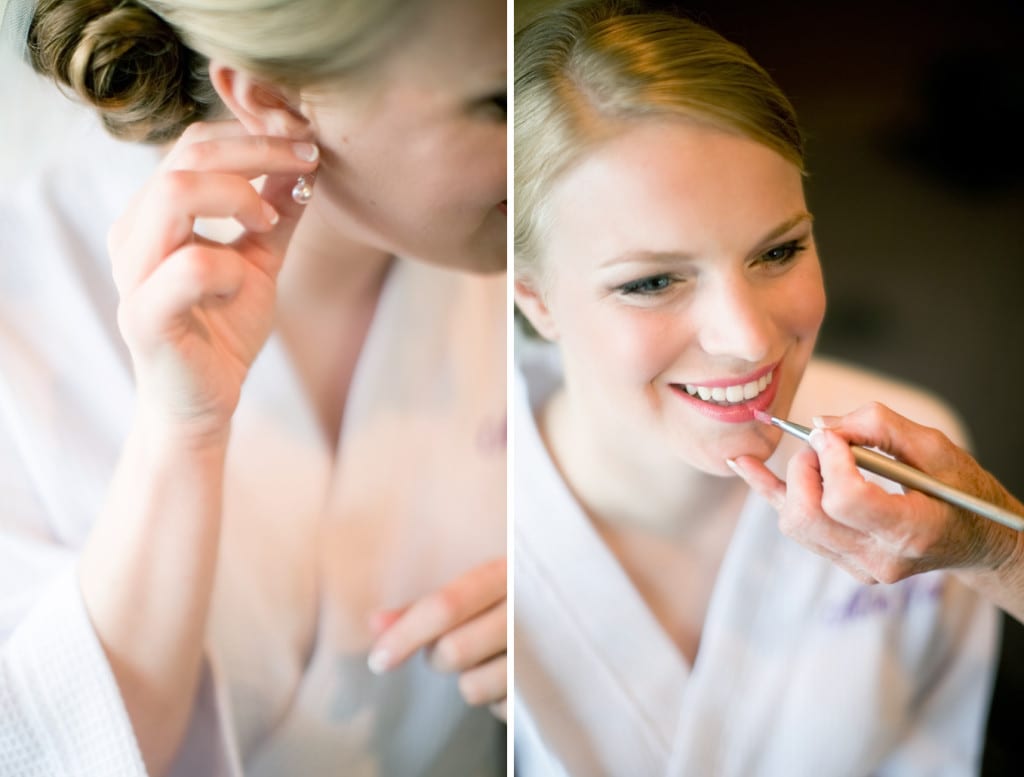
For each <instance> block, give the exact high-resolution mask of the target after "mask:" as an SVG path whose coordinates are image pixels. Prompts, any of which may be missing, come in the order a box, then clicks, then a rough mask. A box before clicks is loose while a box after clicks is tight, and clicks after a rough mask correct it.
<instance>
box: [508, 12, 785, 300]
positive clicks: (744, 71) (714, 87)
mask: <svg viewBox="0 0 1024 777" xmlns="http://www.w3.org/2000/svg"><path fill="white" fill-rule="evenodd" d="M514 94H515V271H516V277H517V279H519V280H524V281H530V280H532V281H534V282H535V283H539V284H540V285H541V286H542V285H543V283H542V282H541V281H542V278H543V269H544V268H543V267H541V266H539V265H540V264H541V263H540V256H539V254H540V251H539V244H540V241H541V239H542V237H543V234H544V232H545V230H546V229H547V228H548V227H549V225H548V224H547V221H548V219H547V217H546V212H545V207H544V206H545V203H546V200H547V197H548V195H549V193H550V191H551V188H552V186H553V185H554V184H555V182H556V181H557V180H558V179H559V177H560V176H562V175H564V174H565V173H566V172H567V171H568V170H569V169H571V168H572V167H573V166H574V165H575V164H576V163H578V162H579V161H580V160H581V159H582V158H583V157H584V156H585V155H586V154H587V153H588V151H590V150H592V149H593V148H594V147H595V146H597V145H598V144H600V143H601V142H602V141H603V140H605V139H607V138H609V137H613V136H615V135H616V134H617V133H619V132H621V131H622V129H623V128H624V127H627V126H629V125H630V124H631V123H633V122H636V121H642V120H647V119H651V118H665V117H678V118H683V119H686V120H689V121H694V122H698V123H700V124H703V125H710V126H713V127H716V128H718V129H721V130H723V131H726V132H733V133H737V134H739V135H742V136H745V137H747V138H750V139H752V140H754V141H756V142H758V143H762V144H764V145H765V146H768V147H769V148H771V149H773V150H774V151H776V152H778V153H779V154H781V155H782V156H783V157H784V158H785V159H787V160H789V161H790V162H792V163H793V164H794V165H796V166H797V167H798V168H799V169H800V171H801V172H803V170H804V144H803V139H802V137H801V134H800V129H799V127H798V125H797V120H796V113H795V111H794V110H793V106H792V105H791V104H790V102H789V100H788V99H787V98H786V96H785V95H784V94H783V93H782V91H781V90H780V89H779V87H778V86H777V85H776V84H775V82H774V81H773V80H772V78H771V76H769V75H768V73H767V72H766V71H765V70H764V69H763V68H762V67H761V66H760V65H758V64H757V63H756V62H754V60H753V59H751V57H750V55H749V54H747V52H746V51H744V50H743V49H742V48H741V47H739V46H737V45H735V44H733V43H730V42H729V41H727V40H725V39H724V38H722V37H721V36H720V35H718V34H717V33H715V32H713V31H711V30H709V29H708V28H706V27H703V26H701V25H699V24H697V23H696V22H693V21H691V20H689V19H686V18H682V17H678V16H673V15H671V14H667V13H659V12H645V11H644V10H643V9H642V7H640V6H639V5H638V4H637V3H628V2H616V1H615V0H598V2H582V3H574V4H569V5H564V6H562V7H560V8H557V9H555V10H552V11H549V12H547V13H545V14H544V15H542V16H540V17H538V18H536V19H535V20H534V21H533V22H531V23H530V24H528V25H527V26H525V27H524V28H523V29H522V30H520V31H519V32H518V33H517V34H516V37H515V92H514Z"/></svg>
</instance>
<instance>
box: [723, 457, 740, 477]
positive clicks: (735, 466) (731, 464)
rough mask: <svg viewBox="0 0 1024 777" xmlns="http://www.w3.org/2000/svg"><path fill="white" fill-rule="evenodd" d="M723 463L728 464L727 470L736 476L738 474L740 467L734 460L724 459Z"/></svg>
mask: <svg viewBox="0 0 1024 777" xmlns="http://www.w3.org/2000/svg"><path fill="white" fill-rule="evenodd" d="M725 463H726V464H728V465H729V469H731V470H732V471H733V472H735V473H736V474H737V475H739V474H740V465H739V464H737V463H736V459H726V460H725Z"/></svg>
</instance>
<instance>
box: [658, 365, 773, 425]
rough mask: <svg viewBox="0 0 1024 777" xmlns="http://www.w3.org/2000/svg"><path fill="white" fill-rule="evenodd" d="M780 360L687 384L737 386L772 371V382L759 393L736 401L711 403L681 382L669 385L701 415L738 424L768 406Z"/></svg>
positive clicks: (719, 386)
mask: <svg viewBox="0 0 1024 777" xmlns="http://www.w3.org/2000/svg"><path fill="white" fill-rule="evenodd" d="M781 364H782V362H781V361H779V362H776V363H775V364H771V365H769V366H767V367H764V368H762V369H759V370H757V371H756V372H752V373H750V374H749V375H744V376H742V377H739V378H725V379H717V380H709V381H706V382H701V383H695V384H690V385H699V386H702V387H707V388H725V387H727V386H740V385H743V384H746V383H751V382H753V381H756V380H759V379H760V378H761V377H763V376H765V375H768V374H769V373H772V382H771V383H769V384H768V385H767V386H766V387H765V389H764V391H762V392H761V393H759V394H758V395H757V396H756V397H754V398H753V399H749V400H747V401H745V402H737V403H735V404H729V405H717V404H714V402H709V401H707V400H704V399H700V398H699V397H696V396H691V395H690V394H689V393H688V392H687V390H686V387H685V385H683V384H680V383H672V384H670V385H671V387H672V390H673V391H674V392H675V394H676V396H677V397H679V398H680V399H681V400H683V401H684V402H686V403H687V404H689V405H690V406H691V407H693V409H694V410H696V411H697V412H698V413H700V414H701V415H703V416H706V417H708V418H711V419H713V420H715V421H722V422H724V423H731V424H742V423H747V422H750V421H753V420H754V411H755V410H759V411H762V412H765V411H767V410H768V408H769V407H770V406H771V404H772V402H774V401H775V395H776V394H777V393H778V390H779V379H780V377H781V376H780V375H779V366H780V365H781Z"/></svg>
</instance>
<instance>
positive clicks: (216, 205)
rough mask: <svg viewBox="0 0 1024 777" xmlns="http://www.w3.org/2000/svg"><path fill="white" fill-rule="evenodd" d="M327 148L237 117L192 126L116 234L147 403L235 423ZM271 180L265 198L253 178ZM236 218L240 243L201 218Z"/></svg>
mask: <svg viewBox="0 0 1024 777" xmlns="http://www.w3.org/2000/svg"><path fill="white" fill-rule="evenodd" d="M316 154H317V151H316V147H315V146H313V145H312V144H309V143H302V144H295V143H293V142H291V141H290V140H288V139H285V138H273V137H256V136H252V135H249V134H247V133H246V131H245V130H244V129H243V127H242V126H241V125H240V124H239V123H238V122H234V121H229V122H218V123H207V124H196V125H193V126H192V127H190V128H189V129H188V130H187V131H186V132H185V134H184V135H183V136H182V138H181V139H180V140H179V141H178V142H177V144H176V145H175V146H174V147H173V149H172V150H171V151H170V152H169V153H168V155H167V157H166V158H165V159H164V160H163V162H162V163H161V165H160V167H159V169H158V171H157V173H156V174H155V175H154V176H153V177H152V178H151V179H150V181H149V182H148V184H147V185H146V186H145V187H144V188H143V190H142V191H141V192H140V193H139V195H138V196H137V197H136V198H135V199H134V201H133V202H132V203H131V205H130V206H129V208H128V210H127V211H126V212H125V213H124V215H123V216H122V217H121V218H120V219H119V220H118V221H117V222H116V223H115V225H114V226H113V228H112V229H111V231H110V235H109V238H108V245H109V250H110V255H111V259H112V262H113V272H114V280H115V282H116V284H117V287H118V291H119V292H120V295H121V302H120V306H119V310H118V321H119V325H120V327H121V332H122V334H123V336H124V338H125V341H126V342H127V344H128V348H129V350H130V352H131V355H132V360H133V363H134V367H135V375H136V381H137V384H138V392H139V402H140V411H142V412H143V413H144V414H147V415H150V416H152V415H156V416H157V417H159V418H160V419H161V420H163V421H166V422H169V423H172V424H176V425H179V424H180V425H184V426H185V427H186V428H188V429H189V430H190V432H194V433H196V434H199V435H202V434H207V433H210V432H218V431H221V430H223V429H224V428H225V427H226V424H227V421H228V419H230V417H231V414H232V413H233V412H234V409H235V407H236V405H237V403H238V397H239V393H240V390H241V385H242V382H243V380H244V379H245V376H246V374H247V372H248V369H249V367H250V365H251V364H252V362H253V360H254V359H255V358H256V355H257V353H259V350H260V348H261V347H262V346H263V344H264V342H265V341H266V339H267V337H268V335H269V333H270V330H271V326H272V323H273V314H274V297H275V293H274V291H275V282H276V278H277V274H278V272H279V270H280V268H281V264H282V261H283V258H284V254H285V249H286V248H287V245H288V241H289V240H290V238H291V235H292V233H293V231H294V229H295V225H296V224H297V222H298V218H299V216H300V214H301V213H302V207H301V206H300V205H298V204H296V203H294V202H293V201H292V200H291V197H290V191H291V188H292V186H293V185H294V183H295V179H296V177H297V176H298V175H301V174H303V173H309V172H310V171H311V170H313V169H314V168H315V167H316ZM264 174H266V175H267V176H268V178H267V180H266V184H265V186H264V187H263V191H262V195H261V193H259V192H257V191H256V189H255V188H254V187H253V186H252V184H250V182H249V181H250V180H251V179H254V178H257V177H259V176H261V175H264ZM204 217H205V218H226V217H233V218H235V219H236V220H237V221H238V222H239V223H240V224H241V225H242V227H243V228H244V229H245V232H244V233H243V234H242V235H241V237H239V238H238V239H237V240H235V241H234V242H233V243H231V244H230V245H224V244H220V243H216V242H213V241H210V240H207V239H204V238H202V237H199V236H198V235H196V233H195V231H194V226H195V221H196V219H197V218H204Z"/></svg>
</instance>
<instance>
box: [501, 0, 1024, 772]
mask: <svg viewBox="0 0 1024 777" xmlns="http://www.w3.org/2000/svg"><path fill="white" fill-rule="evenodd" d="M541 5H544V3H543V2H538V1H537V0H534V2H530V0H526V1H525V2H523V0H520V2H517V3H516V7H515V10H516V13H515V17H516V24H517V25H519V24H521V23H522V22H523V21H524V20H525V19H526V18H528V16H529V15H530V14H531V13H532V12H533V11H534V10H535V8H536V7H537V6H541ZM660 5H663V6H667V7H673V8H677V9H680V10H683V11H687V12H689V14H690V15H691V16H692V17H694V18H696V19H697V20H699V21H701V22H703V23H705V24H707V25H708V26H710V27H712V28H713V29H715V30H717V31H718V32H720V33H722V34H723V35H724V36H725V37H727V38H729V39H730V40H733V41H736V42H737V43H740V44H741V45H743V46H744V47H746V48H747V50H748V51H749V52H750V53H751V54H752V55H753V56H754V58H755V59H756V60H757V61H758V62H760V63H761V64H762V65H763V66H764V67H766V68H767V69H768V70H769V72H771V73H772V75H773V76H774V77H775V79H776V80H777V81H778V82H779V84H780V85H781V86H782V88H783V90H784V91H785V92H786V93H787V94H788V95H789V97H790V98H791V99H792V101H793V103H794V104H795V106H796V109H797V113H798V114H799V116H800V118H801V123H802V125H803V128H804V130H805V132H806V134H807V136H808V151H809V171H810V176H809V178H808V180H807V195H808V201H809V205H810V209H811V211H812V212H813V213H814V215H815V235H816V238H817V241H818V250H819V254H820V255H821V258H822V263H823V265H824V269H825V281H826V287H827V291H828V298H829V311H828V314H827V316H826V319H825V326H824V328H823V330H822V334H821V338H820V340H819V346H818V350H819V352H822V353H827V354H830V355H834V356H838V357H841V358H843V359H847V360H849V361H852V362H856V363H858V364H861V365H865V366H868V367H871V368H874V369H876V370H878V371H881V372H884V373H886V374H889V375H892V376H895V377H899V378H903V379H905V380H908V381H910V382H912V383H915V384H917V385H919V386H922V387H925V388H927V389H929V390H930V391H932V392H933V393H935V394H937V395H938V396H940V397H942V398H943V399H945V400H946V401H947V402H948V403H949V404H951V405H952V406H953V407H954V408H956V409H957V410H958V411H959V413H960V414H961V416H962V418H963V419H964V421H965V422H966V425H967V428H968V429H969V431H970V432H971V435H972V437H973V440H974V452H975V454H976V455H977V456H978V458H979V459H980V461H981V462H982V463H983V464H984V465H985V466H986V467H987V468H989V469H990V470H991V471H992V472H994V473H995V474H996V475H997V476H998V477H999V478H1000V479H1001V480H1002V481H1003V483H1005V484H1006V485H1007V486H1008V487H1009V488H1010V490H1011V491H1013V492H1014V493H1015V494H1016V495H1017V496H1018V497H1019V498H1024V398H1021V397H1018V396H1017V395H1016V391H1017V388H1020V389H1021V390H1022V392H1024V141H1022V137H1021V134H1022V130H1024V56H1022V53H1021V52H1022V50H1021V40H1022V37H1024V3H1022V2H1020V0H979V1H978V2H974V3H970V4H966V3H941V2H923V1H922V0H916V1H910V2H881V1H880V0H858V2H833V3H829V4H825V3H821V2H810V0H806V1H803V2H801V1H799V0H789V1H782V2H773V3H764V2H750V1H749V0H747V1H746V2H744V1H742V0H716V1H715V2H675V3H669V2H665V3H660ZM1022 711H1024V627H1022V626H1021V625H1020V624H1017V623H1015V622H1013V621H1010V620H1009V619H1006V620H1005V628H1004V636H1003V651H1002V660H1001V664H1000V667H999V673H998V676H997V680H996V690H995V698H994V704H993V707H992V711H991V714H990V716H989V725H988V739H987V747H986V752H985V759H984V769H983V774H985V775H991V776H993V777H994V776H996V775H1011V774H1013V775H1019V774H1021V773H1022V767H1021V763H1024V736H1022V735H1021V733H1020V720H1021V714H1022Z"/></svg>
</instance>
